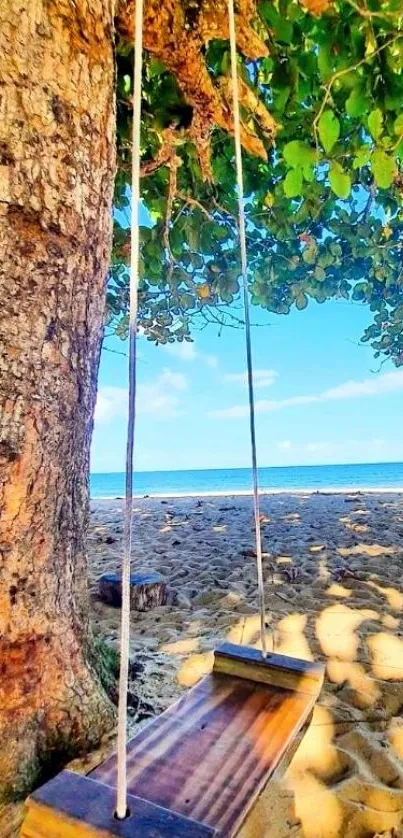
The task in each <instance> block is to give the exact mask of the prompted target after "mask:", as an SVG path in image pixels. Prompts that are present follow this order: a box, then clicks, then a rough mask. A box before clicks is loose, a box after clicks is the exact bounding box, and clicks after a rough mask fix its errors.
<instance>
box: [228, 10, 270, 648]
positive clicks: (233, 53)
mask: <svg viewBox="0 0 403 838" xmlns="http://www.w3.org/2000/svg"><path fill="white" fill-rule="evenodd" d="M228 21H229V37H230V46H231V76H232V97H233V100H232V101H233V111H234V136H235V157H236V175H237V184H238V207H239V209H238V212H239V242H240V246H241V273H242V289H243V303H244V311H245V343H246V363H247V368H248V395H249V420H250V441H251V451H252V474H253V511H254V517H255V538H256V564H257V580H258V592H259V610H260V639H261V644H262V655H263V657H264V658H265V657H266V655H267V647H266V613H265V601H264V588H263V562H262V534H261V530H260V510H259V481H258V471H257V457H256V429H255V400H254V393H253V373H252V341H251V328H250V312H249V295H248V277H247V257H246V234H245V209H244V194H243V170H242V150H241V120H240V116H239V89H238V73H237V54H236V33H235V15H234V0H228Z"/></svg>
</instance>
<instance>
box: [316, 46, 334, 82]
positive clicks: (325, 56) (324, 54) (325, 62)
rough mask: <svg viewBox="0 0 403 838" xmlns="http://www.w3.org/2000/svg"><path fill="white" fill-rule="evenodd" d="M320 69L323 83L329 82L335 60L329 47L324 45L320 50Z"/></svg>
mask: <svg viewBox="0 0 403 838" xmlns="http://www.w3.org/2000/svg"><path fill="white" fill-rule="evenodd" d="M318 69H319V73H320V75H321V77H322V80H323V81H327V79H328V78H329V76H331V75H332V72H333V58H332V56H331V53H330V48H329V45H328V44H326V45H322V46H320V47H319V50H318Z"/></svg>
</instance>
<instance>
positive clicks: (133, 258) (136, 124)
mask: <svg viewBox="0 0 403 838" xmlns="http://www.w3.org/2000/svg"><path fill="white" fill-rule="evenodd" d="M142 59H143V0H136V7H135V42H134V79H133V128H132V196H131V249H130V286H129V300H130V303H129V306H130V307H129V410H128V423H127V448H126V501H125V527H124V541H123V559H122V614H121V628H120V675H119V705H118V748H117V763H118V766H117V767H118V776H117V796H116V817H117V818H118V819H119V820H123V819H124V818H125V817H126V816H127V768H126V747H127V730H126V726H127V687H128V680H129V642H130V559H131V548H132V524H133V447H134V429H135V420H136V335H137V306H138V299H137V296H138V284H139V203H140V124H141V72H142Z"/></svg>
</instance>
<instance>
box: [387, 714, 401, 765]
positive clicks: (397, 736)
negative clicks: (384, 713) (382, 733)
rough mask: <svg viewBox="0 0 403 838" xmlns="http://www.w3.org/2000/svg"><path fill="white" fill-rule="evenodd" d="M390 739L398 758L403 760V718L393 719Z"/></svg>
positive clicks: (389, 733)
mask: <svg viewBox="0 0 403 838" xmlns="http://www.w3.org/2000/svg"><path fill="white" fill-rule="evenodd" d="M388 739H389V742H390V744H391V746H392V748H393V751H394V753H395V754H396V756H397V757H398V759H400V760H403V718H394V719H391V721H390V724H389V728H388Z"/></svg>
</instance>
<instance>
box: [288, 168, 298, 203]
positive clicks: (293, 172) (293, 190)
mask: <svg viewBox="0 0 403 838" xmlns="http://www.w3.org/2000/svg"><path fill="white" fill-rule="evenodd" d="M301 193H302V169H301V168H296V169H290V171H289V172H287V174H286V177H285V181H284V194H285V195H286V196H287V198H296V197H297V195H301Z"/></svg>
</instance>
